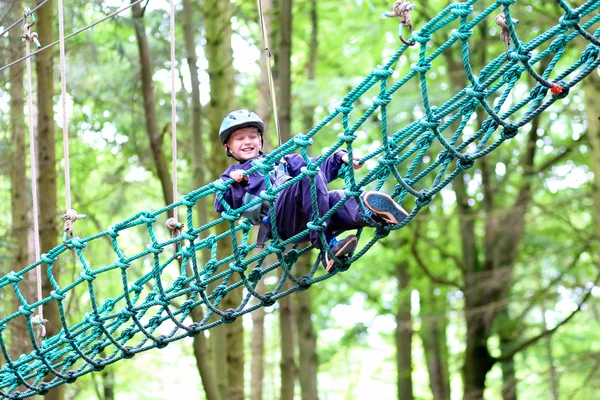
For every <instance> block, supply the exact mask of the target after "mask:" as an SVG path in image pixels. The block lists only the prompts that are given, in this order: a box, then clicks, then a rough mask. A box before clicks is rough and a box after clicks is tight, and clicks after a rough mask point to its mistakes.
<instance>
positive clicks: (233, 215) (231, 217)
mask: <svg viewBox="0 0 600 400" xmlns="http://www.w3.org/2000/svg"><path fill="white" fill-rule="evenodd" d="M241 216H242V215H241V214H240V213H239V212H235V211H229V212H227V211H223V212H222V213H221V217H223V218H224V219H226V220H227V221H229V222H233V221H237V220H238V219H240V218H241Z"/></svg>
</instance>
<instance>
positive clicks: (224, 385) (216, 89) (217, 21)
mask: <svg viewBox="0 0 600 400" xmlns="http://www.w3.org/2000/svg"><path fill="white" fill-rule="evenodd" d="M232 12H233V7H232V5H231V3H230V2H229V1H221V0H207V1H205V2H204V4H203V14H204V21H205V37H206V45H205V52H206V58H207V60H208V76H209V78H210V102H209V104H208V112H207V116H208V122H209V127H210V129H209V135H210V137H209V140H208V141H207V142H209V143H210V145H211V150H212V151H211V157H210V159H209V160H208V161H209V162H208V165H209V168H210V173H211V175H212V176H213V177H215V178H216V177H219V176H220V174H221V173H223V171H225V169H226V168H227V164H228V163H227V157H226V155H225V151H224V150H223V146H222V144H221V142H220V139H219V127H220V125H221V121H222V119H223V118H224V117H225V115H227V113H228V112H230V111H231V109H232V105H233V101H232V100H233V99H234V92H233V89H234V70H233V50H232V47H231V36H232V29H231V16H232ZM227 228H228V226H226V225H225V224H222V225H221V226H219V227H217V231H218V232H219V233H220V232H223V231H224V230H225V229H227ZM230 253H231V241H230V240H228V239H227V240H223V241H221V242H220V243H219V248H218V251H217V256H218V257H219V258H220V259H222V258H225V257H227V256H228V255H230ZM238 279H239V276H236V275H234V277H233V278H232V279H231V280H230V281H229V284H233V283H234V282H236V281H237V280H238ZM241 299H242V293H241V290H234V291H232V292H230V293H228V294H227V296H226V297H225V299H224V300H223V302H222V306H223V308H224V309H229V308H236V307H237V306H238V305H239V304H240V303H241ZM243 333H244V332H243V325H242V321H241V318H238V319H237V320H236V321H235V322H233V323H231V324H228V325H226V326H220V327H217V329H214V330H213V332H211V336H210V337H211V347H212V349H213V351H214V355H215V368H216V370H217V372H218V374H217V380H218V381H217V382H218V386H219V392H220V393H221V397H222V399H232V400H237V399H242V398H244V335H243ZM224 370H226V371H227V373H226V374H223V373H222V371H224Z"/></svg>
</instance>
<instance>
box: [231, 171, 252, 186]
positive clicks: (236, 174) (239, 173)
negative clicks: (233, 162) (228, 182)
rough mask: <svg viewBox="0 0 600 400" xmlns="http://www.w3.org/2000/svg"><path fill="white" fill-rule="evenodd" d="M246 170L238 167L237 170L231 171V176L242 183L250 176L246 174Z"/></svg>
mask: <svg viewBox="0 0 600 400" xmlns="http://www.w3.org/2000/svg"><path fill="white" fill-rule="evenodd" d="M244 172H246V171H244V170H243V169H236V170H233V171H231V173H230V174H229V176H230V177H231V179H233V180H234V181H236V182H237V183H240V182H242V181H248V177H247V176H244Z"/></svg>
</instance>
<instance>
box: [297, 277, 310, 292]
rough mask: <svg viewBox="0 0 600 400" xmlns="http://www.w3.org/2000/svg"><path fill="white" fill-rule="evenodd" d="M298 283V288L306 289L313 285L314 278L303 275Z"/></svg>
mask: <svg viewBox="0 0 600 400" xmlns="http://www.w3.org/2000/svg"><path fill="white" fill-rule="evenodd" d="M296 284H297V285H298V290H300V291H304V290H307V289H309V288H310V287H311V285H312V279H311V277H310V276H308V275H302V276H301V277H300V278H298V281H297V282H296Z"/></svg>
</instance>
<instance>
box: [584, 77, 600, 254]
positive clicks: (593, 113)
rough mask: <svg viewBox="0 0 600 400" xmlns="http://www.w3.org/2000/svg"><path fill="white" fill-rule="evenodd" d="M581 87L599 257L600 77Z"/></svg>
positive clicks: (591, 79) (589, 80) (591, 78)
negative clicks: (585, 117)
mask: <svg viewBox="0 0 600 400" xmlns="http://www.w3.org/2000/svg"><path fill="white" fill-rule="evenodd" d="M586 82H587V83H586V84H585V85H583V88H584V93H585V110H586V112H587V114H588V118H587V122H588V130H587V131H588V137H589V140H590V168H591V169H592V171H593V172H594V191H593V197H594V213H595V215H594V218H595V219H596V224H595V225H596V240H595V252H596V256H598V257H600V112H598V110H600V77H599V76H598V74H590V75H589V76H588V78H587V81H586Z"/></svg>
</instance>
